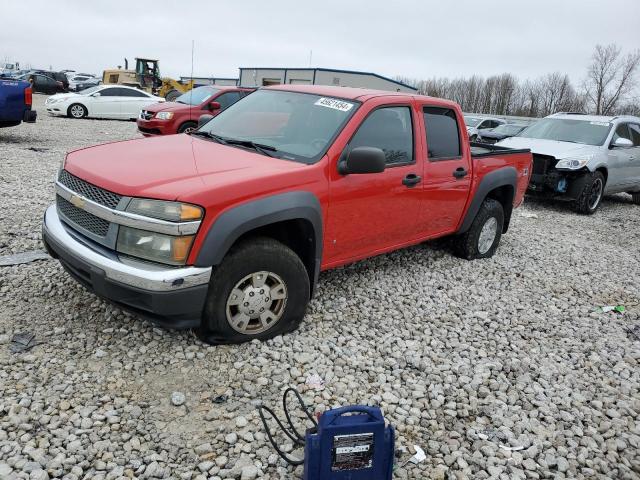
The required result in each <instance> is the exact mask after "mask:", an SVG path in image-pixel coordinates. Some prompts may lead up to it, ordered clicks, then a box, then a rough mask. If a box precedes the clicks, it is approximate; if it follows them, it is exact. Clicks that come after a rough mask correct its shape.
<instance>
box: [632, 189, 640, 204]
mask: <svg viewBox="0 0 640 480" xmlns="http://www.w3.org/2000/svg"><path fill="white" fill-rule="evenodd" d="M629 195H631V201H632V202H633V203H635V204H636V205H640V192H629Z"/></svg>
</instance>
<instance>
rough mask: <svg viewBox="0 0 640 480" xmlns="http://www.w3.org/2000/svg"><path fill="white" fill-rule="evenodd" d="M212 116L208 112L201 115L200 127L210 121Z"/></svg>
mask: <svg viewBox="0 0 640 480" xmlns="http://www.w3.org/2000/svg"><path fill="white" fill-rule="evenodd" d="M212 118H213V115H208V114H206V113H205V114H204V115H200V118H199V119H198V128H200V127H201V126H203V125H205V124H207V123H209V120H211V119H212Z"/></svg>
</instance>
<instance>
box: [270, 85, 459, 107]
mask: <svg viewBox="0 0 640 480" xmlns="http://www.w3.org/2000/svg"><path fill="white" fill-rule="evenodd" d="M261 88H264V89H267V90H283V91H287V92H300V93H312V94H314V95H325V96H327V97H334V98H343V99H345V100H359V101H365V100H368V99H370V98H374V97H389V96H394V97H404V98H407V97H409V98H416V97H419V98H429V99H431V100H433V102H434V104H439V105H449V106H454V105H457V104H456V103H455V102H452V101H450V100H443V99H441V98H435V97H427V96H426V95H420V94H417V93H407V92H389V91H386V90H374V89H370V88H355V87H332V86H326V85H271V86H268V87H261Z"/></svg>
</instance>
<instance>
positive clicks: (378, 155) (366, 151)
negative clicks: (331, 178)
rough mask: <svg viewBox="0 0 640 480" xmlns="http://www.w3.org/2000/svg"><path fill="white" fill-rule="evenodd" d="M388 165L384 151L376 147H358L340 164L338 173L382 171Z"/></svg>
mask: <svg viewBox="0 0 640 480" xmlns="http://www.w3.org/2000/svg"><path fill="white" fill-rule="evenodd" d="M386 166H387V162H386V158H385V156H384V152H383V151H382V150H381V149H379V148H374V147H356V148H354V149H353V150H351V151H350V152H349V153H348V154H347V158H345V159H344V160H342V161H341V162H340V163H339V164H338V173H340V174H341V175H348V174H350V173H356V174H359V173H380V172H384V169H385V167H386Z"/></svg>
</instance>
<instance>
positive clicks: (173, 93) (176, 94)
mask: <svg viewBox="0 0 640 480" xmlns="http://www.w3.org/2000/svg"><path fill="white" fill-rule="evenodd" d="M180 95H182V93H180V92H179V91H178V90H176V89H175V88H174V89H173V90H169V91H168V92H167V94H166V95H165V96H164V98H165V100H166V101H167V102H173V101H174V100H175V99H176V98H178V97H179V96H180Z"/></svg>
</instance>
